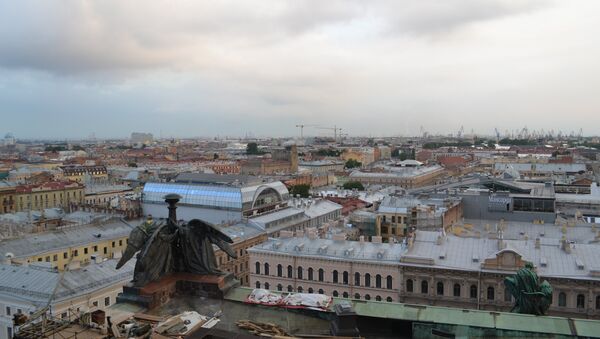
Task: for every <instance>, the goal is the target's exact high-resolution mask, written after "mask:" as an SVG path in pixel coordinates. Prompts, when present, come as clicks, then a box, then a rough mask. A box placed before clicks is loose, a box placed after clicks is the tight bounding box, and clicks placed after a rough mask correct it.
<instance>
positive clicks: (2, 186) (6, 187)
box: [0, 181, 16, 214]
mask: <svg viewBox="0 0 600 339" xmlns="http://www.w3.org/2000/svg"><path fill="white" fill-rule="evenodd" d="M15 192H16V187H15V186H13V185H10V184H8V183H6V182H4V181H0V214H3V213H13V212H14V211H15Z"/></svg>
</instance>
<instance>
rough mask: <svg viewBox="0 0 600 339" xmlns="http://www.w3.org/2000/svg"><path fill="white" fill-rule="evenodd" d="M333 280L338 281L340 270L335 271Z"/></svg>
mask: <svg viewBox="0 0 600 339" xmlns="http://www.w3.org/2000/svg"><path fill="white" fill-rule="evenodd" d="M333 282H334V283H336V284H337V283H338V271H336V270H334V271H333Z"/></svg>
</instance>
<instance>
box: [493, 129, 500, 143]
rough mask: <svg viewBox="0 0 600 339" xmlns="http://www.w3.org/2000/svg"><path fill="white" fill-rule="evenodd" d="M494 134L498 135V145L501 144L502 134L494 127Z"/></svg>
mask: <svg viewBox="0 0 600 339" xmlns="http://www.w3.org/2000/svg"><path fill="white" fill-rule="evenodd" d="M494 132H495V133H496V143H497V144H498V143H500V132H498V129H497V128H495V127H494Z"/></svg>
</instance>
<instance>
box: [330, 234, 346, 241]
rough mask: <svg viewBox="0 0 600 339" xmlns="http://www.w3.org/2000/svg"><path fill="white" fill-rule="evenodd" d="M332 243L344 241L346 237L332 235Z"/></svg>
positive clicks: (343, 235)
mask: <svg viewBox="0 0 600 339" xmlns="http://www.w3.org/2000/svg"><path fill="white" fill-rule="evenodd" d="M333 241H346V235H345V234H344V233H337V234H334V235H333Z"/></svg>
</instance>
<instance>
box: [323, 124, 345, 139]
mask: <svg viewBox="0 0 600 339" xmlns="http://www.w3.org/2000/svg"><path fill="white" fill-rule="evenodd" d="M317 128H318V129H328V130H330V131H331V130H333V141H335V142H337V136H338V132H339V133H342V128H341V127H337V126H333V127H317Z"/></svg>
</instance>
